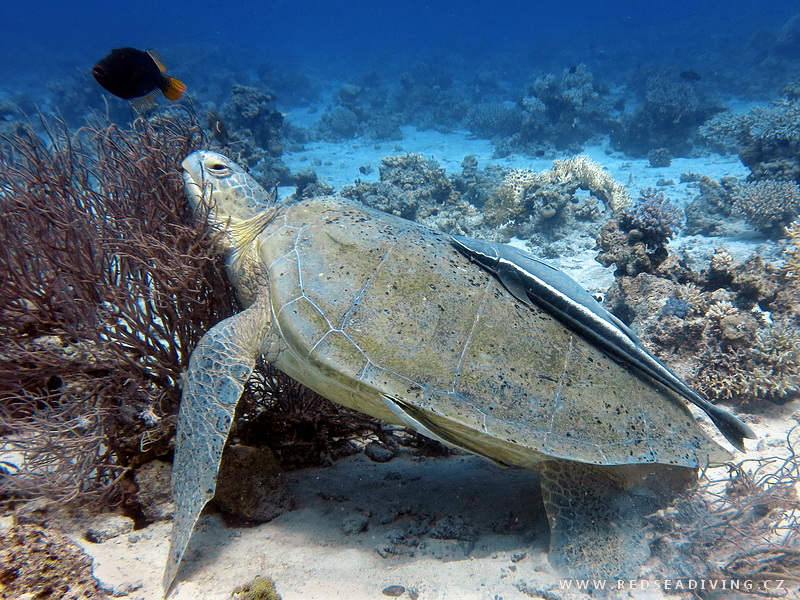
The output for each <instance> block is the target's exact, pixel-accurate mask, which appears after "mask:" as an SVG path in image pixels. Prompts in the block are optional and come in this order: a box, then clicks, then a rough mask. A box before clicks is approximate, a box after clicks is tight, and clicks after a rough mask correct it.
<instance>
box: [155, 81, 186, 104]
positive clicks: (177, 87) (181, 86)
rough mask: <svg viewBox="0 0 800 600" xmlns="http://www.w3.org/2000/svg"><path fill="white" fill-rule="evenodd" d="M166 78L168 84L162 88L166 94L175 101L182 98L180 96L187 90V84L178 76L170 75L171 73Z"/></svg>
mask: <svg viewBox="0 0 800 600" xmlns="http://www.w3.org/2000/svg"><path fill="white" fill-rule="evenodd" d="M164 79H166V86H165V87H164V88H163V89H162V90H161V91H163V92H164V95H165V96H166V97H167V98H169V99H170V100H172V101H173V102H175V101H176V100H180V97H181V96H183V93H184V92H185V91H186V84H185V83H183V82H182V81H181V80H180V79H178V78H177V77H170V76H169V75H165V76H164Z"/></svg>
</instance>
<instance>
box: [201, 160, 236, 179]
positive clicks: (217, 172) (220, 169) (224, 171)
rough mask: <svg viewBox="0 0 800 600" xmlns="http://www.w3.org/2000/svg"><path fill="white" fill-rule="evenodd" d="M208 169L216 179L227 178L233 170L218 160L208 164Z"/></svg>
mask: <svg viewBox="0 0 800 600" xmlns="http://www.w3.org/2000/svg"><path fill="white" fill-rule="evenodd" d="M206 169H207V170H208V172H209V173H211V174H212V175H213V176H214V177H227V176H228V175H230V174H231V168H230V167H229V166H228V165H226V164H225V163H221V162H219V161H216V160H214V161H210V162H207V163H206Z"/></svg>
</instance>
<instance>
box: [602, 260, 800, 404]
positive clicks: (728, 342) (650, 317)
mask: <svg viewBox="0 0 800 600" xmlns="http://www.w3.org/2000/svg"><path fill="white" fill-rule="evenodd" d="M794 251H796V246H794V245H790V246H789V248H787V259H791V257H792V256H793V254H792V252H794ZM634 266H635V263H634ZM617 275H618V277H617V279H616V281H615V284H614V286H613V287H612V288H611V289H610V290H609V291H608V293H607V294H606V304H607V306H608V308H609V309H610V310H611V311H612V312H614V314H616V315H617V316H619V317H620V318H621V319H623V320H625V321H626V322H628V323H635V327H636V329H637V331H638V333H639V335H640V336H641V337H642V339H644V340H646V342H648V343H652V344H654V345H655V346H656V347H657V348H659V349H660V351H661V352H664V353H672V354H674V355H675V356H674V358H673V359H672V363H673V364H681V365H683V366H682V368H683V369H685V371H683V376H684V378H686V379H687V380H688V381H689V382H690V384H691V385H692V386H694V387H695V388H696V389H698V390H699V391H700V392H701V393H703V394H704V395H706V396H707V397H708V398H710V399H712V400H723V401H726V402H732V403H735V404H737V405H748V406H752V407H759V406H764V403H765V402H769V403H779V404H780V403H785V402H788V401H791V400H794V399H796V398H798V397H799V396H800V350H798V348H800V328H798V327H797V325H796V322H797V321H796V319H797V315H798V310H799V309H800V302H798V300H800V298H799V297H798V291H800V290H797V288H796V284H794V279H793V277H794V276H793V268H792V266H791V261H789V262H788V263H787V264H785V265H784V266H783V268H778V267H776V266H773V265H770V264H766V263H764V261H763V260H762V259H761V257H760V256H758V255H754V256H753V257H751V258H750V259H748V260H747V261H745V262H743V263H736V261H734V259H733V257H732V256H731V254H730V253H728V252H727V251H725V250H724V249H718V250H717V252H716V253H715V254H714V256H713V258H712V259H711V262H710V265H709V267H708V268H707V269H705V270H704V271H702V272H696V271H693V270H692V269H690V268H689V267H688V266H687V265H686V264H683V263H681V262H680V261H676V260H675V258H674V257H670V258H668V259H667V260H665V261H664V262H663V263H662V264H660V265H659V266H658V267H657V268H656V269H654V270H653V271H652V272H651V273H647V272H641V273H639V274H637V275H636V276H634V277H631V276H629V275H627V274H626V273H624V272H620V271H619V270H618V272H617ZM678 300H682V301H683V302H678Z"/></svg>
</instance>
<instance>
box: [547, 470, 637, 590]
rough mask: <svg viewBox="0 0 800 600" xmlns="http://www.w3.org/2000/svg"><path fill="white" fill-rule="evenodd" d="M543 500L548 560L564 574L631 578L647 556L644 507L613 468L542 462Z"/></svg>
mask: <svg viewBox="0 0 800 600" xmlns="http://www.w3.org/2000/svg"><path fill="white" fill-rule="evenodd" d="M540 470H541V486H542V499H543V500H544V506H545V510H546V511H547V518H548V521H549V522H550V552H549V554H548V557H549V560H550V563H551V564H552V565H553V566H554V567H555V568H556V569H558V570H559V571H560V572H561V573H562V574H563V575H564V576H567V577H570V578H575V579H588V580H590V581H591V580H607V581H608V583H607V584H606V585H612V581H611V580H614V581H616V580H617V579H629V578H632V577H635V576H636V572H637V569H638V568H639V566H641V565H642V564H644V562H645V561H646V560H647V559H648V557H649V556H650V549H649V546H648V543H647V539H646V538H645V535H644V531H643V530H644V527H643V526H644V521H643V514H642V513H643V512H648V511H643V510H642V508H641V507H640V506H636V502H635V499H636V496H632V495H630V494H629V493H628V492H627V491H626V488H627V481H626V480H625V478H624V477H623V476H622V475H621V474H620V472H619V471H618V470H616V469H615V468H613V467H597V466H595V465H587V464H583V463H578V462H572V461H562V460H549V461H546V462H544V463H541V466H540Z"/></svg>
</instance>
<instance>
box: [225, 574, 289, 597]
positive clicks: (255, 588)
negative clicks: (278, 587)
mask: <svg viewBox="0 0 800 600" xmlns="http://www.w3.org/2000/svg"><path fill="white" fill-rule="evenodd" d="M232 598H233V600H281V595H280V594H279V593H278V592H276V591H275V584H274V583H273V581H272V579H270V578H269V577H261V576H259V577H256V578H255V579H253V581H251V582H250V583H246V584H244V585H243V586H241V587H238V588H236V589H235V590H233V595H232Z"/></svg>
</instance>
